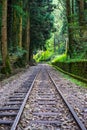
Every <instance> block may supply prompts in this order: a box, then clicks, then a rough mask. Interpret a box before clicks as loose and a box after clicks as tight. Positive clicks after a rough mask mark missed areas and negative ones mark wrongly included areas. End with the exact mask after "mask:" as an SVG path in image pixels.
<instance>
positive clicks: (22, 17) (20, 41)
mask: <svg viewBox="0 0 87 130" xmlns="http://www.w3.org/2000/svg"><path fill="white" fill-rule="evenodd" d="M33 55H34V59H35V60H36V61H37V62H40V61H51V62H53V63H55V62H59V61H61V62H66V61H68V62H72V61H74V62H76V61H83V60H84V61H87V0H15V1H14V0H1V1H0V73H4V74H9V73H12V71H13V69H14V68H17V67H23V66H26V65H27V64H32V63H33V62H34V60H33Z"/></svg>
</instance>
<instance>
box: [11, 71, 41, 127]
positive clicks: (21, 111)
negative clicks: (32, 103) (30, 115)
mask: <svg viewBox="0 0 87 130" xmlns="http://www.w3.org/2000/svg"><path fill="white" fill-rule="evenodd" d="M40 71H41V70H39V72H37V74H36V76H35V78H34V80H33V82H32V84H31V86H30V88H29V90H28V92H27V94H26V97H25V98H24V101H23V103H22V105H21V107H20V109H19V112H18V114H17V116H16V118H15V120H14V122H13V125H12V127H11V129H10V130H16V128H17V125H18V123H19V121H20V118H21V115H22V113H23V110H24V107H25V104H26V102H27V100H28V98H29V95H30V92H31V90H32V88H33V86H34V83H35V80H36V78H37V76H38V74H39V73H40Z"/></svg>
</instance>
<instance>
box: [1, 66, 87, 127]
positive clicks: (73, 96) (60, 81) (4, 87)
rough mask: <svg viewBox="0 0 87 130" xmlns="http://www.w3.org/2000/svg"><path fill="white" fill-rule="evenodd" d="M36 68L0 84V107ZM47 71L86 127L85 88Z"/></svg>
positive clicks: (86, 104) (86, 89)
mask: <svg viewBox="0 0 87 130" xmlns="http://www.w3.org/2000/svg"><path fill="white" fill-rule="evenodd" d="M36 67H38V66H32V67H29V68H27V69H26V70H24V71H22V72H19V73H18V74H16V75H14V76H12V77H9V78H8V79H5V80H3V81H1V82H0V106H3V105H4V104H5V103H6V102H7V101H8V98H9V95H11V94H12V93H13V92H14V91H15V90H17V89H19V88H20V87H21V86H22V84H23V83H24V82H25V81H27V80H28V77H29V75H31V74H32V73H33V71H34V70H35V69H36ZM49 71H50V73H51V75H52V77H53V79H54V80H55V82H56V84H57V87H59V89H60V90H61V92H62V93H63V95H64V96H65V97H66V99H67V101H68V102H69V103H70V104H71V106H72V107H73V109H74V110H75V111H76V112H77V114H78V115H79V116H80V119H81V120H82V121H83V123H84V124H85V126H86V127H87V88H84V87H80V86H77V85H76V84H74V83H72V82H70V81H69V80H68V79H66V78H64V77H63V76H62V74H61V73H60V72H58V71H56V70H55V69H53V68H52V67H49Z"/></svg>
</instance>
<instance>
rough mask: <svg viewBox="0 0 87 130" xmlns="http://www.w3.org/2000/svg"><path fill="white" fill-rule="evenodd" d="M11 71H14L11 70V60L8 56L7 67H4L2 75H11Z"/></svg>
mask: <svg viewBox="0 0 87 130" xmlns="http://www.w3.org/2000/svg"><path fill="white" fill-rule="evenodd" d="M11 71H12V69H11V64H10V59H9V56H8V55H7V57H6V63H5V67H2V69H1V73H2V74H11Z"/></svg>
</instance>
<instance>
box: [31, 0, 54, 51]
mask: <svg viewBox="0 0 87 130" xmlns="http://www.w3.org/2000/svg"><path fill="white" fill-rule="evenodd" d="M52 8H53V6H52V2H51V1H49V2H47V1H46V2H44V1H40V2H39V1H38V0H36V1H34V2H31V4H30V22H31V25H30V34H31V44H30V49H31V50H35V49H38V48H39V49H41V48H42V47H44V45H45V42H46V40H47V39H49V38H50V37H51V32H52V31H53V21H54V17H53V15H52V13H51V12H52V10H49V9H52Z"/></svg>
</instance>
